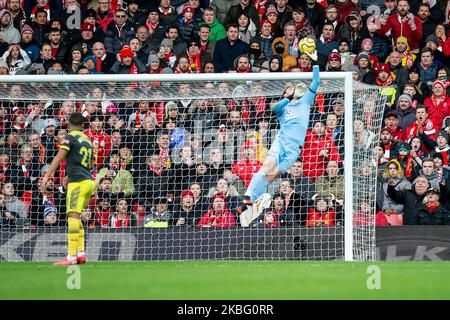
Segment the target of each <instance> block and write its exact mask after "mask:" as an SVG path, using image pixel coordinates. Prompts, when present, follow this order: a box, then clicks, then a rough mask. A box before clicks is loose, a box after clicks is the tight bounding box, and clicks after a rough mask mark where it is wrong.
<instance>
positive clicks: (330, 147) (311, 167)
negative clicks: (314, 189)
mask: <svg viewBox="0 0 450 320" xmlns="http://www.w3.org/2000/svg"><path fill="white" fill-rule="evenodd" d="M301 158H302V162H303V174H304V175H305V176H308V177H310V178H311V179H313V180H315V179H316V178H317V177H320V176H321V175H323V174H324V172H325V168H326V163H327V162H328V161H331V160H334V161H336V162H338V163H339V164H340V162H341V157H340V156H339V152H338V150H337V148H336V146H335V144H334V142H333V140H332V139H331V137H330V136H329V135H327V134H326V132H325V123H324V122H323V121H322V120H316V121H315V122H314V125H313V128H312V129H310V130H308V132H307V133H306V138H305V144H304V146H303V148H302V151H301Z"/></svg>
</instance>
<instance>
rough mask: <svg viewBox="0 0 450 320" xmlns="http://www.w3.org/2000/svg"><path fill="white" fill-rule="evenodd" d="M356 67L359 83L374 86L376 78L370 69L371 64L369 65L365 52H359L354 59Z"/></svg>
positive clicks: (368, 58) (368, 57)
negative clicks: (359, 77)
mask: <svg viewBox="0 0 450 320" xmlns="http://www.w3.org/2000/svg"><path fill="white" fill-rule="evenodd" d="M356 65H357V66H358V68H359V74H360V76H361V81H362V82H363V83H367V84H374V83H375V80H376V78H377V73H376V72H375V70H373V68H372V64H371V63H370V56H369V55H368V54H367V53H365V52H361V53H360V54H358V56H357V57H356Z"/></svg>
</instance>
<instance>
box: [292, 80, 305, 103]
mask: <svg viewBox="0 0 450 320" xmlns="http://www.w3.org/2000/svg"><path fill="white" fill-rule="evenodd" d="M306 90H308V87H307V86H306V85H305V84H304V83H303V82H300V83H299V84H297V85H296V86H295V91H294V99H300V98H301V97H303V96H304V95H305V93H306Z"/></svg>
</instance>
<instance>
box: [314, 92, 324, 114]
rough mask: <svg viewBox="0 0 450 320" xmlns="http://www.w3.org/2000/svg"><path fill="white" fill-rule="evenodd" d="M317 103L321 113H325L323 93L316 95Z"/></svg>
mask: <svg viewBox="0 0 450 320" xmlns="http://www.w3.org/2000/svg"><path fill="white" fill-rule="evenodd" d="M316 104H317V108H318V110H317V111H318V112H319V113H325V96H324V94H323V93H318V94H317V96H316Z"/></svg>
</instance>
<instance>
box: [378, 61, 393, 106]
mask: <svg viewBox="0 0 450 320" xmlns="http://www.w3.org/2000/svg"><path fill="white" fill-rule="evenodd" d="M375 83H376V85H377V86H379V87H380V91H381V94H382V95H384V96H387V97H388V100H387V101H386V103H387V104H388V105H391V106H392V105H394V102H395V97H396V94H397V90H398V87H397V86H396V85H395V83H394V79H393V76H392V73H391V68H390V67H389V65H388V64H380V66H379V67H378V75H377V78H376V79H375Z"/></svg>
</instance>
